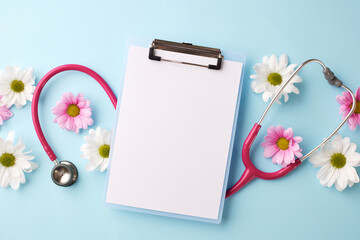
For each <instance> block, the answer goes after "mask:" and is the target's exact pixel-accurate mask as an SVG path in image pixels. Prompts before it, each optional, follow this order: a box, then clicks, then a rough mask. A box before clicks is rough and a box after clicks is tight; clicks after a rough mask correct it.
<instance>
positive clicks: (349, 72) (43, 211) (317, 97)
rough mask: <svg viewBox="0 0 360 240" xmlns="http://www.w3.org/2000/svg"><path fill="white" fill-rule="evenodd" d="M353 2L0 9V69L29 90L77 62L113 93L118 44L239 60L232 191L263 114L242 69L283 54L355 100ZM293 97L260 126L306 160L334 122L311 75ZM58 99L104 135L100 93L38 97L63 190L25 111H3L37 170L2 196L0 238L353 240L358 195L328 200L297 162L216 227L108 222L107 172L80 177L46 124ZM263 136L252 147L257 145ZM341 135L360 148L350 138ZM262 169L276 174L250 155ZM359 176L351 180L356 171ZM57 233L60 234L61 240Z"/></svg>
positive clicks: (257, 184) (120, 53) (159, 220)
mask: <svg viewBox="0 0 360 240" xmlns="http://www.w3.org/2000/svg"><path fill="white" fill-rule="evenodd" d="M359 10H360V3H359V2H356V1H310V0H309V1H304V0H303V1H265V0H263V1H196V2H195V1H176V2H170V1H128V2H125V1H90V0H81V1H69V0H64V1H1V2H0V31H1V34H0V69H4V68H5V66H6V65H8V64H11V65H15V64H16V65H19V66H21V67H22V68H25V67H29V66H32V67H33V68H34V70H35V75H36V79H37V81H38V80H39V79H40V78H41V77H42V76H43V75H44V74H45V73H46V72H47V71H49V70H50V69H51V68H53V67H56V66H58V65H60V64H65V63H78V64H83V65H85V66H88V67H90V68H93V69H94V70H95V71H97V72H98V73H99V74H100V75H102V76H103V77H104V78H105V79H106V80H107V81H108V83H109V84H110V86H111V87H112V88H113V89H114V90H115V91H116V92H117V91H118V89H119V87H120V84H121V83H120V80H119V79H120V76H121V66H122V65H123V64H124V52H125V49H124V48H125V44H126V39H127V38H128V37H129V36H132V37H137V38H155V37H156V38H160V39H167V40H173V41H186V42H193V43H196V44H199V45H206V46H213V47H219V48H221V49H226V50H232V51H236V52H242V53H244V54H245V55H247V66H246V69H245V76H244V87H243V93H244V94H243V96H242V102H241V110H240V114H239V122H238V130H237V135H236V140H235V149H234V154H233V159H232V166H231V173H230V183H231V184H232V183H234V182H235V181H236V180H237V179H238V178H239V176H240V175H241V173H242V171H243V170H244V168H243V166H242V164H241V157H240V155H241V146H242V142H243V140H244V138H245V137H246V135H247V133H248V131H249V130H250V128H251V127H252V126H253V124H254V123H255V122H256V121H257V120H258V118H259V117H260V115H261V113H262V111H263V109H264V108H265V106H266V103H264V102H263V101H262V99H261V96H260V95H256V94H254V93H252V92H251V90H250V82H251V81H250V79H249V75H250V74H253V73H254V71H253V70H252V65H254V64H255V63H257V62H260V61H261V58H262V56H264V55H270V54H276V55H277V56H279V55H280V54H282V53H286V54H288V55H289V58H290V61H291V62H292V63H301V62H302V61H304V60H306V59H308V58H320V59H322V60H323V61H324V62H325V63H326V64H327V65H328V66H329V67H331V68H332V70H333V71H334V72H335V73H337V75H338V77H339V78H341V79H343V80H344V82H345V83H346V84H347V85H348V86H349V87H350V88H352V89H353V90H355V89H356V88H357V87H358V86H359V85H360V81H359V78H358V75H359V73H358V64H359V61H358V59H359V57H358V55H359V53H360V30H359V26H358V25H359V22H360V15H359ZM300 76H301V77H302V78H303V80H304V82H303V83H301V84H298V85H297V86H298V87H299V89H300V92H301V94H300V95H299V96H297V95H294V94H292V95H290V101H289V102H288V103H286V104H283V105H282V106H281V107H280V106H278V105H276V106H274V108H273V109H272V111H271V113H270V114H269V115H268V117H267V118H266V120H265V122H264V124H263V126H264V129H266V128H267V127H268V126H270V125H271V124H273V125H277V124H281V125H283V126H285V127H290V126H291V127H293V128H294V130H295V133H296V134H297V135H300V136H302V137H303V138H304V142H303V143H302V144H301V146H302V148H303V149H304V152H307V151H309V150H310V149H312V147H314V146H315V145H317V143H318V142H319V141H321V140H322V139H323V138H324V137H325V136H326V135H327V134H328V133H329V132H330V131H332V129H333V128H334V127H335V126H336V125H337V123H338V122H339V121H340V120H341V119H340V116H339V115H338V107H339V105H338V103H337V102H336V101H335V96H336V95H338V94H341V90H339V89H336V88H333V87H330V86H329V85H327V83H326V81H325V80H324V79H323V77H322V73H321V68H320V67H319V66H317V65H315V64H314V65H312V66H309V67H308V68H306V69H304V70H303V71H302V72H301V73H300ZM64 91H72V92H74V93H78V92H84V93H85V97H86V98H88V99H90V100H91V102H92V103H91V106H92V108H93V114H94V121H95V124H94V126H98V125H100V126H102V127H105V128H107V129H110V128H112V125H113V120H114V114H115V111H114V109H113V107H112V105H111V103H110V101H109V100H108V99H107V96H106V95H105V93H104V92H103V91H100V90H99V86H98V85H97V84H96V83H95V81H93V80H92V79H90V78H89V77H87V76H84V75H83V74H81V73H75V72H72V73H64V74H61V75H60V76H57V77H56V78H54V79H53V81H52V82H51V83H50V84H49V86H47V87H46V92H44V94H42V98H41V104H40V109H41V110H40V114H41V122H42V125H43V128H44V132H45V135H46V136H47V138H48V140H49V142H50V144H51V146H53V147H54V151H55V153H56V154H57V155H58V157H59V158H61V159H67V160H71V161H74V162H75V163H76V164H77V166H78V169H79V171H80V178H79V180H78V182H77V183H76V184H75V185H74V186H72V187H70V188H60V187H57V186H55V185H54V184H53V183H52V181H51V179H50V170H51V168H52V166H53V164H52V163H51V162H50V161H49V159H48V157H47V155H46V154H45V153H44V151H43V149H42V147H41V145H40V142H39V141H38V140H37V137H36V135H35V131H34V129H33V126H32V121H31V115H30V114H31V113H30V104H27V105H26V107H25V108H24V109H20V110H18V109H16V108H13V109H12V110H13V112H14V117H13V118H11V119H10V120H8V121H7V122H5V124H4V125H3V126H2V127H1V130H0V136H1V137H5V136H6V134H7V133H8V132H9V131H10V130H15V131H16V133H17V138H18V137H19V136H21V137H22V138H23V141H24V142H25V143H26V144H27V146H28V148H29V149H30V148H31V149H33V154H34V155H35V156H36V159H35V161H36V162H37V163H39V164H40V167H39V168H38V169H37V170H35V171H34V172H33V173H31V174H28V175H27V176H26V177H27V183H26V184H25V185H22V186H21V187H20V189H19V190H18V191H13V190H12V189H10V188H8V189H0V239H2V240H3V239H4V240H12V239H36V240H41V239H55V240H56V239H64V238H67V239H265V238H266V239H351V238H352V239H356V238H359V231H358V228H359V224H360V221H359V215H360V185H359V184H356V185H355V186H354V187H353V188H351V189H346V190H345V191H344V192H337V191H336V190H335V189H334V188H331V189H327V188H324V187H322V186H321V185H320V183H319V181H318V180H317V179H316V173H317V171H318V169H314V168H313V167H312V166H311V164H310V163H309V162H308V161H306V162H305V163H304V164H303V165H302V166H300V167H299V169H297V171H294V172H293V173H291V174H290V175H288V176H287V177H285V178H283V179H279V180H275V181H272V182H270V181H263V180H255V181H253V182H252V183H250V184H249V185H248V186H246V187H245V188H244V189H243V190H242V191H241V192H239V193H238V194H236V195H235V196H233V197H231V198H230V199H227V200H226V201H225V209H224V215H223V222H222V223H221V224H220V225H214V224H208V223H199V222H192V221H185V220H179V219H171V218H165V217H159V216H152V215H145V214H140V213H133V212H125V211H118V210H115V209H112V208H108V207H106V206H105V205H104V203H103V200H104V185H105V173H99V172H86V171H85V165H86V161H85V160H83V159H81V158H80V154H81V152H80V150H79V148H80V146H81V145H82V144H83V142H84V141H83V136H84V135H86V134H87V131H81V134H79V135H77V134H75V133H73V132H67V131H65V130H62V129H60V128H59V127H57V125H56V124H55V123H53V122H52V119H53V115H52V113H51V111H50V108H51V107H52V106H54V105H55V103H56V100H58V99H60V97H61V94H62V93H63V92H64ZM264 133H265V131H262V132H261V134H260V136H259V139H258V140H257V141H256V142H255V145H258V144H260V141H261V138H263V136H264ZM341 133H342V134H343V135H344V136H348V137H350V138H351V139H352V141H353V142H355V143H356V144H358V145H360V138H359V133H360V129H359V128H358V129H357V130H356V131H354V132H352V131H350V130H349V128H348V127H347V126H345V127H344V128H343V129H342V130H341ZM252 156H253V159H254V160H255V159H256V160H255V163H256V165H257V166H259V167H260V168H261V169H263V170H267V171H270V170H276V169H277V167H276V166H273V164H272V163H271V161H270V160H267V159H264V158H263V157H262V149H261V147H260V148H258V149H257V151H256V152H255V151H254V154H253V155H252ZM358 172H359V170H358ZM64 229H67V231H64V232H62V231H63V230H64Z"/></svg>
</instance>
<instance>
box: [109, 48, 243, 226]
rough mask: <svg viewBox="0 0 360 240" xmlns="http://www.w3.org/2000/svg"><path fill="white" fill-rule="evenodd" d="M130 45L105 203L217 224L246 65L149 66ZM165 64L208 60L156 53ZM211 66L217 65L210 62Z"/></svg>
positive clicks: (140, 50) (206, 60)
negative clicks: (215, 221)
mask: <svg viewBox="0 0 360 240" xmlns="http://www.w3.org/2000/svg"><path fill="white" fill-rule="evenodd" d="M148 52H149V49H148V48H144V47H138V46H130V48H129V53H128V59H127V65H126V73H125V79H124V86H123V92H122V96H121V102H120V108H119V116H118V121H117V127H116V131H115V137H114V140H113V145H112V147H111V149H112V153H111V166H110V168H109V169H108V171H110V172H109V178H108V187H107V193H106V202H107V203H112V204H117V205H122V206H129V207H135V208H141V209H147V210H155V211H161V212H166V213H175V214H182V215H187V216H193V217H201V218H207V219H214V220H216V219H218V217H219V212H220V203H221V200H222V197H223V196H222V192H223V188H224V187H226V184H224V180H225V175H226V166H227V162H228V155H229V148H230V142H231V135H232V128H233V123H234V118H235V111H236V102H237V98H238V94H239V93H238V91H239V84H240V78H241V70H242V63H240V62H234V61H226V60H225V61H223V65H222V68H221V70H210V69H207V68H203V67H197V66H190V65H184V64H177V63H170V62H164V61H152V60H149V59H148ZM156 54H157V55H160V56H161V57H163V58H167V59H176V60H184V61H190V62H198V63H199V62H202V63H205V64H208V63H209V60H210V59H209V58H204V57H199V56H192V55H187V54H180V53H173V52H168V51H161V50H157V51H156ZM210 61H213V60H210Z"/></svg>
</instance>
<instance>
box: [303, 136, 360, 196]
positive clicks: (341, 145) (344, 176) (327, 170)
mask: <svg viewBox="0 0 360 240" xmlns="http://www.w3.org/2000/svg"><path fill="white" fill-rule="evenodd" d="M355 151H356V144H355V143H350V139H349V138H348V137H346V138H344V139H343V138H342V137H341V135H340V134H336V135H335V137H334V139H333V140H332V141H331V142H328V143H326V144H325V145H324V147H322V148H321V149H320V151H319V152H317V153H316V154H315V155H313V156H312V157H310V159H309V161H310V162H311V163H312V164H314V167H321V168H320V170H319V172H318V174H317V178H318V179H320V183H321V184H322V185H323V186H327V187H331V186H332V185H334V183H335V187H336V189H337V190H338V191H342V190H344V189H345V188H346V187H347V186H349V187H352V186H353V185H354V183H358V182H359V176H358V174H357V172H356V170H355V168H354V167H356V166H358V165H359V163H360V153H357V152H355Z"/></svg>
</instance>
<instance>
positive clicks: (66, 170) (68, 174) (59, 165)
mask: <svg viewBox="0 0 360 240" xmlns="http://www.w3.org/2000/svg"><path fill="white" fill-rule="evenodd" d="M54 162H55V166H54V167H53V169H52V171H51V179H52V180H53V182H54V183H55V184H56V185H58V186H62V187H68V186H71V185H72V184H73V183H74V182H75V181H76V179H77V177H78V170H77V168H76V167H75V165H74V164H73V163H71V162H69V161H61V162H58V161H56V160H55V161H54Z"/></svg>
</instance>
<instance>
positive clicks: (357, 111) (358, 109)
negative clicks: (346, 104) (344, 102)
mask: <svg viewBox="0 0 360 240" xmlns="http://www.w3.org/2000/svg"><path fill="white" fill-rule="evenodd" d="M352 106H353V104H351V105H350V109H351V108H352ZM354 113H355V114H360V101H356V106H355V111H354Z"/></svg>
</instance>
